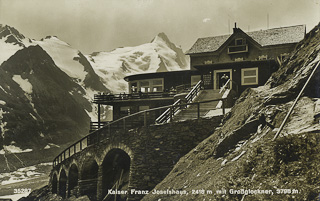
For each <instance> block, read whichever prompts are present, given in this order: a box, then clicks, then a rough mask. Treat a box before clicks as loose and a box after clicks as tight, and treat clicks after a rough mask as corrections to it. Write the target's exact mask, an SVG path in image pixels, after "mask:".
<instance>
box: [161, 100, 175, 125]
mask: <svg viewBox="0 0 320 201" xmlns="http://www.w3.org/2000/svg"><path fill="white" fill-rule="evenodd" d="M180 104H181V99H179V100H177V101H176V102H175V103H174V104H173V105H172V107H170V108H168V109H167V110H166V111H164V113H162V114H161V115H160V116H159V117H158V118H157V119H156V121H155V122H156V124H163V123H168V122H169V120H170V121H172V118H173V116H174V115H175V114H177V113H178V111H179V110H180V107H176V106H178V105H180Z"/></svg>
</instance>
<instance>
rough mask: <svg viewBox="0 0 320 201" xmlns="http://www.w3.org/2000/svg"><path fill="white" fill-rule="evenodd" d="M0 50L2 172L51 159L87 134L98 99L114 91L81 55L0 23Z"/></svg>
mask: <svg viewBox="0 0 320 201" xmlns="http://www.w3.org/2000/svg"><path fill="white" fill-rule="evenodd" d="M0 52H1V54H0V131H1V135H0V155H3V156H1V157H0V164H1V165H0V171H8V170H14V169H16V168H18V167H22V166H23V165H26V164H27V165H31V164H34V163H38V162H43V161H50V160H51V159H52V158H53V156H54V155H55V154H57V152H58V151H59V149H60V148H63V146H65V145H67V144H69V143H71V142H73V141H75V140H77V139H79V138H80V137H81V136H84V135H86V134H88V130H89V122H90V120H91V119H92V120H95V119H96V117H95V113H96V111H95V110H96V108H95V106H94V105H93V104H92V98H93V95H94V94H95V93H98V92H107V91H109V90H108V89H107V88H106V87H105V86H104V85H103V83H102V82H101V78H100V77H99V76H98V75H97V74H96V73H95V72H94V70H93V68H92V66H91V65H90V63H89V62H88V61H87V59H86V57H85V56H84V55H83V54H82V53H81V52H80V51H78V50H75V49H73V48H72V47H71V46H70V45H68V44H67V43H65V42H63V41H61V40H59V39H58V38H57V37H47V38H45V39H42V40H41V41H36V40H31V39H28V38H26V37H25V36H23V35H22V34H21V33H19V32H18V31H17V30H16V29H14V28H13V27H10V26H2V25H0ZM39 151H41V155H42V156H41V157H39V154H40V152H39ZM12 153H14V154H16V155H13V154H12ZM16 156H17V157H16ZM18 158H19V159H18ZM20 158H24V159H22V160H21V159H20ZM23 163H24V164H23Z"/></svg>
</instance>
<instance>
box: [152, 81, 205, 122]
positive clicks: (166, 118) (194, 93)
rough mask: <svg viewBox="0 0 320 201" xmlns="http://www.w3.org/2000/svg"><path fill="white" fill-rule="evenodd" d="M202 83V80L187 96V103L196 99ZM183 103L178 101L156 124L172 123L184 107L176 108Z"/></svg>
mask: <svg viewBox="0 0 320 201" xmlns="http://www.w3.org/2000/svg"><path fill="white" fill-rule="evenodd" d="M201 83H202V81H201V80H200V81H199V82H198V83H197V84H196V85H195V86H194V87H193V88H192V89H191V91H190V92H189V93H188V94H187V95H186V97H185V100H186V103H191V102H192V101H193V100H194V98H195V97H196V96H197V95H198V94H199V92H200V90H201ZM181 104H182V101H181V100H180V99H179V100H177V101H176V102H175V103H174V104H173V106H174V107H171V108H168V109H167V110H166V111H165V112H164V113H162V114H161V115H160V116H159V117H158V118H157V119H156V121H155V122H156V124H164V123H168V122H169V121H172V118H173V116H174V115H175V114H177V113H178V112H179V111H180V110H181V109H182V108H183V107H176V106H178V105H181Z"/></svg>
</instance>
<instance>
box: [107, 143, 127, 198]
mask: <svg viewBox="0 0 320 201" xmlns="http://www.w3.org/2000/svg"><path fill="white" fill-rule="evenodd" d="M130 165H131V157H130V156H129V155H128V153H127V152H125V151H124V150H122V149H119V148H113V149H111V150H109V152H108V153H107V154H106V155H105V157H104V160H103V162H102V198H104V197H105V196H106V195H107V194H108V190H109V189H113V190H115V189H117V190H128V189H129V188H128V187H129V181H130ZM127 196H128V195H127V194H126V195H118V196H117V197H116V198H114V197H113V196H112V195H108V199H107V200H115V199H116V200H120V201H122V200H127Z"/></svg>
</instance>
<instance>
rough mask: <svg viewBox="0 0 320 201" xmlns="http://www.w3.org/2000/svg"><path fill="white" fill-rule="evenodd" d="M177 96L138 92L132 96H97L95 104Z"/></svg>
mask: <svg viewBox="0 0 320 201" xmlns="http://www.w3.org/2000/svg"><path fill="white" fill-rule="evenodd" d="M175 95H176V92H175V91H170V92H148V93H143V92H137V93H132V94H126V93H123V94H95V95H94V103H100V102H105V101H106V102H108V101H121V100H132V99H148V98H168V97H173V96H175Z"/></svg>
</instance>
